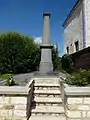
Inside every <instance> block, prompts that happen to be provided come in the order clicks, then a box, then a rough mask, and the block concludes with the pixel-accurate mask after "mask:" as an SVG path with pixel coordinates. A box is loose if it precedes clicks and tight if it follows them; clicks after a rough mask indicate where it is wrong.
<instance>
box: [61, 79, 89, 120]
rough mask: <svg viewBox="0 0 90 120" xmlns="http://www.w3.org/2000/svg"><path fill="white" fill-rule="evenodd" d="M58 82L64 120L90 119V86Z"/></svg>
mask: <svg viewBox="0 0 90 120" xmlns="http://www.w3.org/2000/svg"><path fill="white" fill-rule="evenodd" d="M60 84H61V86H62V87H61V89H62V90H61V96H62V99H63V105H64V109H65V115H66V120H90V87H73V86H72V87H69V86H68V85H67V84H64V83H63V81H62V80H61V81H60Z"/></svg>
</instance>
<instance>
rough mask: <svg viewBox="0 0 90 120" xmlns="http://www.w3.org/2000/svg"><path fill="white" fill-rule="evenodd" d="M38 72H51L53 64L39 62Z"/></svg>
mask: <svg viewBox="0 0 90 120" xmlns="http://www.w3.org/2000/svg"><path fill="white" fill-rule="evenodd" d="M39 71H40V72H41V73H48V72H50V71H53V64H52V63H51V62H40V68H39Z"/></svg>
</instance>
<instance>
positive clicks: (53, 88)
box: [34, 87, 60, 90]
mask: <svg viewBox="0 0 90 120" xmlns="http://www.w3.org/2000/svg"><path fill="white" fill-rule="evenodd" d="M34 88H35V90H59V89H60V88H59V87H34Z"/></svg>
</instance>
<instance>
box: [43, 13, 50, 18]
mask: <svg viewBox="0 0 90 120" xmlns="http://www.w3.org/2000/svg"><path fill="white" fill-rule="evenodd" d="M45 16H49V17H50V16H51V14H50V13H49V12H45V13H43V17H45Z"/></svg>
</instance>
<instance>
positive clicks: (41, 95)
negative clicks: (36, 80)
mask: <svg viewBox="0 0 90 120" xmlns="http://www.w3.org/2000/svg"><path fill="white" fill-rule="evenodd" d="M34 96H35V97H52V99H53V97H56V98H58V97H59V98H60V97H61V95H55V94H52V95H51V94H34Z"/></svg>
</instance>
